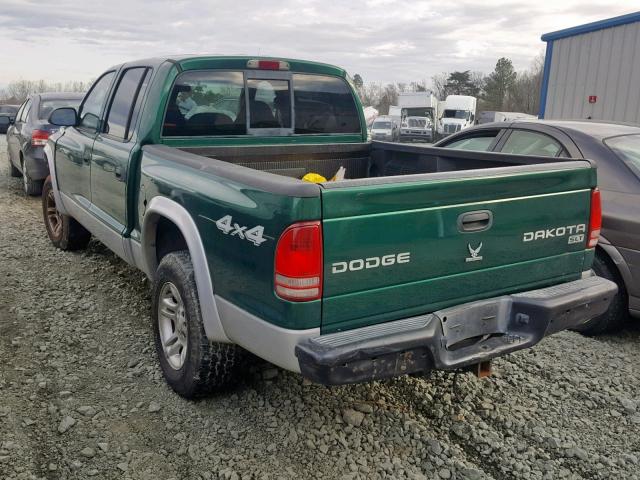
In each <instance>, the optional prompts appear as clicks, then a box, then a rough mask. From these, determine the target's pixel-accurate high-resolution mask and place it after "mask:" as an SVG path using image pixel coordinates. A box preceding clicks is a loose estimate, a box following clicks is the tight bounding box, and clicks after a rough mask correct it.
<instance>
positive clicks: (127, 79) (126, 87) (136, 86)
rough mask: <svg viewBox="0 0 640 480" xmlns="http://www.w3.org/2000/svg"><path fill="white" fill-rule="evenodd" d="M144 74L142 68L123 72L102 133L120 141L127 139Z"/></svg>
mask: <svg viewBox="0 0 640 480" xmlns="http://www.w3.org/2000/svg"><path fill="white" fill-rule="evenodd" d="M146 73H147V69H146V68H144V67H140V68H130V69H128V70H125V72H124V74H123V75H122V77H121V78H120V82H119V83H118V87H117V88H116V92H115V94H114V95H113V100H111V106H110V107H109V113H108V114H107V121H106V124H105V126H104V133H106V134H108V135H111V136H114V137H117V138H119V139H122V140H124V139H126V138H128V136H129V125H130V123H131V120H132V116H133V110H134V106H135V105H136V103H137V102H136V99H137V96H138V92H139V90H140V85H141V82H142V80H143V78H144V76H145V75H146Z"/></svg>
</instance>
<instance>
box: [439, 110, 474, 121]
mask: <svg viewBox="0 0 640 480" xmlns="http://www.w3.org/2000/svg"><path fill="white" fill-rule="evenodd" d="M442 117H443V118H459V119H460V120H466V119H467V118H469V112H467V111H466V110H445V111H444V113H443V114H442Z"/></svg>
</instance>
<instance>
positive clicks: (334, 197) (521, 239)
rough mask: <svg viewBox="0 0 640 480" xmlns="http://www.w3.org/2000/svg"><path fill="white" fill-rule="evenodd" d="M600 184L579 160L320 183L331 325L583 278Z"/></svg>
mask: <svg viewBox="0 0 640 480" xmlns="http://www.w3.org/2000/svg"><path fill="white" fill-rule="evenodd" d="M595 184H596V178H595V170H594V169H593V168H591V165H590V164H589V163H588V162H583V161H567V162H562V163H553V164H546V165H529V166H516V167H507V168H495V169H484V170H472V171H458V172H444V173H435V174H426V175H411V176H404V177H385V178H372V179H363V180H351V181H345V182H331V183H326V184H323V189H322V218H323V237H324V238H323V241H324V286H323V290H324V296H323V306H322V331H323V333H329V332H334V331H340V330H347V329H351V328H356V327H360V326H363V325H371V324H375V323H381V322H386V321H390V320H396V319H400V318H405V317H409V316H412V315H417V314H421V313H427V312H433V311H435V310H438V309H441V308H446V307H448V306H452V305H457V304H461V303H464V302H468V301H472V300H476V299H481V298H489V297H493V296H497V295H501V294H505V293H515V292H518V291H522V290H525V289H531V288H535V287H540V286H546V285H551V284H554V283H559V282H562V281H569V280H575V279H577V278H580V275H581V272H582V271H583V269H584V264H585V256H586V255H587V252H588V251H587V250H586V238H587V230H588V224H589V209H590V207H589V205H590V195H591V189H592V188H593V187H595Z"/></svg>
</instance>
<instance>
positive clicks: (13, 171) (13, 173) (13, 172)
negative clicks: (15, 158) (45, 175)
mask: <svg viewBox="0 0 640 480" xmlns="http://www.w3.org/2000/svg"><path fill="white" fill-rule="evenodd" d="M7 158H8V159H9V170H10V172H11V176H12V177H13V178H20V177H22V173H20V170H19V169H17V168H16V166H15V165H14V164H13V162H12V161H11V155H10V154H9V152H7Z"/></svg>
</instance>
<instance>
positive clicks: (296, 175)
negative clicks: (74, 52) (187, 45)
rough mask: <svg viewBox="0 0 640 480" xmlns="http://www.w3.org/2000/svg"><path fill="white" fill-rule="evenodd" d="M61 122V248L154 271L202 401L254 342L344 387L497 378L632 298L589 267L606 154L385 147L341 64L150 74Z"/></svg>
mask: <svg viewBox="0 0 640 480" xmlns="http://www.w3.org/2000/svg"><path fill="white" fill-rule="evenodd" d="M50 121H51V123H53V124H55V125H59V126H61V127H63V128H61V129H60V131H59V133H57V134H56V135H53V136H52V137H51V139H50V141H49V142H48V144H47V146H46V149H45V152H46V158H47V161H48V164H49V170H50V177H49V179H48V181H47V182H46V184H45V187H44V191H43V197H42V198H43V213H44V221H45V225H46V228H47V232H48V234H49V237H50V239H51V241H52V243H53V244H54V245H55V246H57V247H59V248H61V249H65V250H74V249H79V248H82V247H84V246H85V245H86V244H87V242H88V241H89V238H90V236H91V235H93V236H94V237H96V238H97V239H99V240H100V241H101V242H102V243H104V244H105V245H106V246H107V247H109V248H110V249H111V250H113V251H114V252H115V253H116V254H117V255H119V256H120V257H122V258H123V259H124V260H125V261H127V262H128V263H130V264H132V265H135V266H136V267H138V268H139V269H141V270H142V271H144V272H145V273H146V274H147V275H148V277H149V278H150V279H151V280H152V281H153V298H152V310H153V311H152V316H153V325H154V330H155V341H156V347H157V353H158V358H159V362H160V365H161V368H162V371H163V373H164V376H165V378H166V380H167V382H168V383H169V385H170V386H171V387H172V388H173V389H174V390H175V391H177V392H178V393H179V394H181V395H183V396H185V397H188V398H190V397H194V396H196V395H200V394H204V393H205V392H208V391H211V390H214V389H217V388H220V387H222V386H224V385H226V384H228V383H230V382H232V381H233V379H234V372H235V369H236V368H237V366H238V364H239V362H238V359H239V358H240V356H241V352H242V349H246V350H249V351H250V352H253V353H254V354H255V355H257V356H259V357H262V358H263V359H265V360H268V361H269V362H272V363H274V364H276V365H279V366H280V367H282V368H285V369H288V370H292V371H296V372H300V373H301V374H302V375H303V376H305V377H307V378H309V379H310V380H312V381H315V382H318V383H322V384H328V385H331V384H345V383H355V382H363V381H369V380H376V379H382V378H388V377H392V376H397V375H402V374H408V373H416V372H422V371H427V370H431V369H446V370H451V369H457V368H462V367H473V366H475V365H481V364H486V362H488V361H489V360H490V359H492V358H494V357H497V356H501V355H504V354H507V353H509V352H513V351H516V350H520V349H524V348H527V347H530V346H532V345H534V344H536V343H537V342H538V341H540V340H541V339H542V338H543V337H544V336H546V335H549V334H552V333H554V332H557V331H560V330H564V329H567V328H572V327H576V326H578V325H580V324H582V323H584V322H587V321H589V320H590V319H591V318H593V317H595V316H597V315H599V314H601V313H602V312H604V311H605V310H606V309H607V306H608V304H609V301H610V299H611V297H612V296H613V295H614V294H615V292H616V286H615V284H614V283H612V282H610V281H608V280H605V279H602V278H599V277H595V276H592V275H591V273H590V268H591V262H592V259H593V256H594V247H595V245H596V243H597V240H598V234H599V229H600V196H599V191H598V190H597V188H596V169H595V167H594V165H593V164H592V163H591V162H589V161H584V160H580V161H575V160H567V159H562V160H561V159H556V158H544V157H528V156H513V155H505V154H499V153H482V152H469V151H461V150H451V149H439V148H430V147H425V146H411V145H400V144H392V143H383V142H370V141H368V140H367V130H366V125H365V122H364V117H363V112H362V107H361V105H360V103H359V101H358V97H357V96H356V94H355V93H354V89H353V87H352V85H351V83H350V82H349V79H348V77H347V75H346V73H345V71H344V70H342V69H340V68H337V67H334V66H330V65H325V64H320V63H313V62H307V61H299V60H290V59H267V58H247V57H213V56H211V57H202V56H199V57H195V56H185V57H179V58H175V57H174V58H156V59H149V60H141V61H137V62H131V63H127V64H124V65H119V66H116V67H113V68H111V69H109V70H108V71H107V72H105V73H104V74H103V75H102V76H100V77H99V78H98V79H97V80H96V82H95V83H94V85H93V86H92V87H91V90H90V91H89V92H88V94H87V95H86V97H85V98H84V100H83V101H82V104H81V105H80V107H79V110H78V111H76V110H74V109H70V108H63V109H58V110H56V111H54V112H53V113H52V114H51V117H50ZM339 171H340V172H343V173H344V178H342V176H341V175H337V173H338V172H339ZM309 174H315V175H311V176H310V175H309ZM320 176H322V177H324V179H322V178H321V177H320ZM303 177H306V179H309V177H311V179H312V180H313V179H320V180H315V182H313V181H308V180H303V179H302V178H303ZM325 179H328V180H325Z"/></svg>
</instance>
